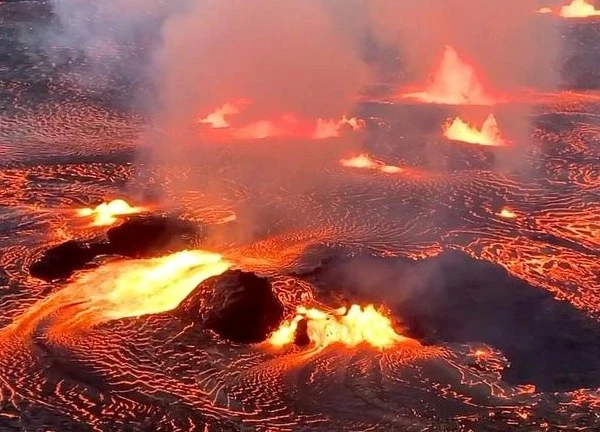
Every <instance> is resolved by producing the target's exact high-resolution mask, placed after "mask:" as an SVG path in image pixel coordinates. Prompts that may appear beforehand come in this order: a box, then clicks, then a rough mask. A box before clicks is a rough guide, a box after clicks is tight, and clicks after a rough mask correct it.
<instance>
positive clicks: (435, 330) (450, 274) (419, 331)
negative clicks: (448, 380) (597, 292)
mask: <svg viewBox="0 0 600 432" xmlns="http://www.w3.org/2000/svg"><path fill="white" fill-rule="evenodd" d="M304 277H305V278H307V279H308V280H310V281H311V282H313V283H314V284H316V285H317V286H319V287H321V288H322V289H323V291H324V292H326V291H327V287H335V288H336V289H338V288H339V289H340V290H341V291H342V292H343V293H346V294H345V295H347V296H349V299H351V300H352V301H356V300H358V301H364V302H382V303H384V304H386V305H387V306H388V307H390V308H392V310H394V311H396V312H397V315H398V317H399V318H400V319H401V320H402V321H403V323H404V324H405V326H406V327H407V332H408V334H407V335H408V336H412V337H415V338H418V339H420V340H421V341H423V342H425V343H440V342H461V343H462V342H484V343H486V344H489V345H492V346H494V347H496V348H498V349H500V350H501V351H502V352H503V353H504V354H505V355H506V356H507V358H508V359H509V360H510V362H511V367H510V368H508V369H507V370H506V371H505V374H504V379H505V380H507V381H508V382H511V383H517V384H521V383H533V384H535V385H536V386H537V387H538V388H539V389H540V390H543V391H565V390H573V389H577V388H585V387H587V388H596V387H598V386H600V324H599V323H598V322H597V321H595V320H594V319H593V318H590V317H589V316H587V314H586V313H585V312H582V311H580V310H578V309H577V308H575V307H574V306H573V305H571V304H570V303H568V302H565V301H559V300H557V299H555V298H554V297H553V295H552V294H551V293H550V292H548V291H546V290H544V289H542V288H537V287H534V286H531V285H530V284H528V283H527V282H525V281H523V280H521V279H518V278H516V277H513V276H511V275H510V274H509V273H508V272H507V271H506V270H505V269H504V268H503V267H501V266H499V265H496V264H493V263H490V262H487V261H482V260H476V259H474V258H472V257H470V256H468V255H466V254H464V253H461V252H456V251H447V252H444V253H442V254H440V255H439V256H437V257H434V258H429V259H425V260H421V261H412V260H407V259H398V258H375V257H367V256H363V257H357V258H342V259H332V260H329V261H326V262H324V263H323V264H322V265H321V267H320V268H319V269H317V270H316V271H315V272H313V273H312V274H309V275H305V276H304Z"/></svg>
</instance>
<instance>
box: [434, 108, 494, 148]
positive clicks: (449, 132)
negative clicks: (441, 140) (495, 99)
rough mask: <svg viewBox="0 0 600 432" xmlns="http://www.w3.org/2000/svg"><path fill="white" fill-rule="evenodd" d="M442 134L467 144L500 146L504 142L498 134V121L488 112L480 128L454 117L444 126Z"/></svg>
mask: <svg viewBox="0 0 600 432" xmlns="http://www.w3.org/2000/svg"><path fill="white" fill-rule="evenodd" d="M444 136H445V137H446V138H448V139H450V140H453V141H462V142H466V143H469V144H479V145H486V146H501V145H505V144H506V143H505V141H504V139H503V138H502V136H501V134H500V129H499V128H498V123H497V122H496V118H495V117H494V115H493V114H490V115H489V116H488V117H487V119H486V120H485V121H484V122H483V125H482V126H481V130H479V129H477V128H476V127H473V126H471V125H469V124H468V123H465V122H464V121H463V120H462V119H461V118H459V117H456V118H455V119H454V120H452V122H451V123H449V124H448V125H447V126H446V128H445V130H444Z"/></svg>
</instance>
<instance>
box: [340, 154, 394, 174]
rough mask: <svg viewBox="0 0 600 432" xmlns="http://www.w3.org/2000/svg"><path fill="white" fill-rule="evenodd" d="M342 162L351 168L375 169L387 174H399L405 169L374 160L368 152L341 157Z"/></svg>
mask: <svg viewBox="0 0 600 432" xmlns="http://www.w3.org/2000/svg"><path fill="white" fill-rule="evenodd" d="M340 163H341V164H342V165H343V166H345V167H349V168H364V169H375V170H379V171H381V172H384V173H387V174H397V173H401V172H403V171H404V169H403V168H400V167H398V166H394V165H386V164H384V163H383V162H381V161H378V160H373V159H371V158H370V157H369V155H366V154H360V155H358V156H355V157H351V158H349V159H341V160H340Z"/></svg>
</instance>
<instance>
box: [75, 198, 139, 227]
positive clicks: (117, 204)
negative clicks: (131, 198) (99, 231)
mask: <svg viewBox="0 0 600 432" xmlns="http://www.w3.org/2000/svg"><path fill="white" fill-rule="evenodd" d="M145 210H146V209H145V208H143V207H132V206H130V205H129V204H128V203H127V201H125V200H122V199H116V200H113V201H110V202H108V203H102V204H100V205H98V206H96V208H93V209H92V208H89V207H88V208H83V209H79V210H77V216H80V217H93V218H94V220H93V221H92V223H91V225H92V226H106V225H112V224H114V223H115V222H116V221H117V220H118V216H125V215H131V214H136V213H141V212H143V211H145Z"/></svg>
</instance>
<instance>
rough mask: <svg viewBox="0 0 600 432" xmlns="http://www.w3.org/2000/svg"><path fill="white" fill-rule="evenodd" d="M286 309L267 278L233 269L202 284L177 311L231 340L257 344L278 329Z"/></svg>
mask: <svg viewBox="0 0 600 432" xmlns="http://www.w3.org/2000/svg"><path fill="white" fill-rule="evenodd" d="M283 312H284V309H283V304H282V303H281V302H280V301H279V299H278V298H277V297H276V296H275V294H274V293H273V290H272V287H271V283H270V282H269V280H268V279H266V278H262V277H259V276H256V275H255V274H254V273H247V272H242V271H240V270H233V271H227V272H225V273H223V274H222V275H220V276H216V277H214V278H211V279H208V280H206V281H204V282H203V283H202V284H200V285H199V286H198V288H196V289H195V290H194V291H193V292H192V293H191V294H190V295H189V296H188V297H187V298H186V299H185V300H184V301H183V302H182V303H181V304H180V305H179V307H178V308H177V311H175V314H176V315H179V316H182V317H184V319H189V320H192V321H198V322H199V323H201V325H202V327H204V328H207V329H210V330H213V331H214V332H216V333H217V334H218V335H219V336H221V337H222V338H224V339H227V340H230V341H232V342H236V343H258V342H263V341H264V340H266V338H267V337H268V336H269V335H270V334H271V333H272V332H273V331H274V330H275V329H277V327H278V326H279V325H280V324H281V322H282V320H283Z"/></svg>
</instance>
